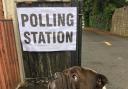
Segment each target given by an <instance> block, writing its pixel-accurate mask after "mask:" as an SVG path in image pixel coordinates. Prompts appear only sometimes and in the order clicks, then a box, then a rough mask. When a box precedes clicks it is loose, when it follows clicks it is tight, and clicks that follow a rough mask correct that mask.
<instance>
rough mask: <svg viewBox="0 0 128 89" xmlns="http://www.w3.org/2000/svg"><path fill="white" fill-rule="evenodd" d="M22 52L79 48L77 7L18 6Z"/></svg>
mask: <svg viewBox="0 0 128 89" xmlns="http://www.w3.org/2000/svg"><path fill="white" fill-rule="evenodd" d="M17 15H18V24H19V31H20V36H21V37H20V38H21V43H22V46H23V51H42V52H45V51H47V52H48V51H68V50H70V51H72V50H76V33H77V8H76V7H19V8H17Z"/></svg>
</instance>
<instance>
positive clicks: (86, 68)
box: [83, 67, 97, 73]
mask: <svg viewBox="0 0 128 89" xmlns="http://www.w3.org/2000/svg"><path fill="white" fill-rule="evenodd" d="M83 68H84V69H85V70H90V71H92V72H94V73H97V72H96V71H95V70H93V69H91V68H88V67H83Z"/></svg>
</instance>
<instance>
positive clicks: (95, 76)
mask: <svg viewBox="0 0 128 89" xmlns="http://www.w3.org/2000/svg"><path fill="white" fill-rule="evenodd" d="M57 76H58V77H56V79H55V80H53V81H51V82H50V83H49V88H50V89H102V88H103V87H104V86H105V84H106V83H107V82H108V80H107V78H106V77H105V76H104V75H102V74H99V73H97V72H95V71H93V70H91V69H86V68H81V67H78V66H75V67H71V68H69V69H66V70H64V71H63V72H62V73H58V75H57Z"/></svg>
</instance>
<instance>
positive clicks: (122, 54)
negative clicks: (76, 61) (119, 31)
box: [82, 32, 128, 89]
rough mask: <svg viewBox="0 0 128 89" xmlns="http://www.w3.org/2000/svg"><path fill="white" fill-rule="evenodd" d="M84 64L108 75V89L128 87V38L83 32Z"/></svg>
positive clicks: (125, 88)
mask: <svg viewBox="0 0 128 89" xmlns="http://www.w3.org/2000/svg"><path fill="white" fill-rule="evenodd" d="M82 66H83V67H89V68H92V69H94V70H96V71H97V72H99V73H103V74H104V75H106V76H107V77H108V79H109V84H108V85H107V89H128V39H127V38H122V37H117V36H112V35H108V34H102V33H95V32H83V39H82Z"/></svg>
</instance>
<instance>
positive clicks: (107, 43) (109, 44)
mask: <svg viewBox="0 0 128 89" xmlns="http://www.w3.org/2000/svg"><path fill="white" fill-rule="evenodd" d="M104 43H105V44H106V45H107V46H112V44H111V43H110V42H107V41H105V42H104Z"/></svg>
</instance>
